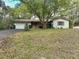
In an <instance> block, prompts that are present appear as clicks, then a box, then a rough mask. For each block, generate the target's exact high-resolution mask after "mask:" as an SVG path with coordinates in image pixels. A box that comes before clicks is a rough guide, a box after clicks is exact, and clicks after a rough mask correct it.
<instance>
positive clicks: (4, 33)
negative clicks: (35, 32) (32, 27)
mask: <svg viewBox="0 0 79 59" xmlns="http://www.w3.org/2000/svg"><path fill="white" fill-rule="evenodd" d="M21 31H22V30H0V40H1V39H4V38H7V37H8V36H9V35H12V34H15V33H17V32H21Z"/></svg>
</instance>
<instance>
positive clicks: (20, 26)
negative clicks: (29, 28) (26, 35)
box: [15, 23, 26, 29]
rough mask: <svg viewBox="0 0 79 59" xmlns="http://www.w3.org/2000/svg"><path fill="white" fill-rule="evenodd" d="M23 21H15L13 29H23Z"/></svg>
mask: <svg viewBox="0 0 79 59" xmlns="http://www.w3.org/2000/svg"><path fill="white" fill-rule="evenodd" d="M25 26H26V24H25V23H15V29H25Z"/></svg>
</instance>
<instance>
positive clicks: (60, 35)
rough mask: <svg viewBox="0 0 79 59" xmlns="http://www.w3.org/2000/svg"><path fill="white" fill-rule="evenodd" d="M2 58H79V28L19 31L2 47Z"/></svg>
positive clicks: (0, 53)
mask: <svg viewBox="0 0 79 59" xmlns="http://www.w3.org/2000/svg"><path fill="white" fill-rule="evenodd" d="M2 44H3V43H2ZM0 59H79V30H73V29H68V30H63V29H61V30H60V29H58V30H52V29H46V30H41V29H37V30H32V31H28V32H27V31H26V32H20V33H17V34H15V35H14V36H12V37H10V38H9V39H7V40H6V41H5V42H4V44H3V46H2V47H1V48H0Z"/></svg>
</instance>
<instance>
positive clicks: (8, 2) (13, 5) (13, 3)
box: [4, 0, 20, 7]
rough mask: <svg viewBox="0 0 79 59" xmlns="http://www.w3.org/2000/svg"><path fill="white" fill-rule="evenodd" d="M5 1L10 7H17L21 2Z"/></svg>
mask: <svg viewBox="0 0 79 59" xmlns="http://www.w3.org/2000/svg"><path fill="white" fill-rule="evenodd" d="M4 1H5V4H6V5H7V6H10V7H15V5H16V4H17V3H20V1H12V0H4Z"/></svg>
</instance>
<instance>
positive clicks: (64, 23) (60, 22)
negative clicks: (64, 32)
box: [14, 18, 69, 29]
mask: <svg viewBox="0 0 79 59" xmlns="http://www.w3.org/2000/svg"><path fill="white" fill-rule="evenodd" d="M14 25H15V29H25V27H26V26H28V27H32V28H42V24H41V22H40V21H39V20H30V19H17V20H16V21H15V23H14ZM47 26H48V27H51V28H56V29H57V28H63V29H66V28H69V21H68V20H67V19H65V18H54V19H53V20H50V21H49V22H48V25H47Z"/></svg>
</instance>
